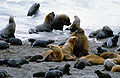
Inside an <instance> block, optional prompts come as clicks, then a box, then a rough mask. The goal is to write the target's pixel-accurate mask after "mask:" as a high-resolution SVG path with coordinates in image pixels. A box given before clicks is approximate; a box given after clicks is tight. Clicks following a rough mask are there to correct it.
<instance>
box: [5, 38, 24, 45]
mask: <svg viewBox="0 0 120 78" xmlns="http://www.w3.org/2000/svg"><path fill="white" fill-rule="evenodd" d="M5 42H7V43H10V44H11V45H22V40H20V39H18V38H7V39H5Z"/></svg>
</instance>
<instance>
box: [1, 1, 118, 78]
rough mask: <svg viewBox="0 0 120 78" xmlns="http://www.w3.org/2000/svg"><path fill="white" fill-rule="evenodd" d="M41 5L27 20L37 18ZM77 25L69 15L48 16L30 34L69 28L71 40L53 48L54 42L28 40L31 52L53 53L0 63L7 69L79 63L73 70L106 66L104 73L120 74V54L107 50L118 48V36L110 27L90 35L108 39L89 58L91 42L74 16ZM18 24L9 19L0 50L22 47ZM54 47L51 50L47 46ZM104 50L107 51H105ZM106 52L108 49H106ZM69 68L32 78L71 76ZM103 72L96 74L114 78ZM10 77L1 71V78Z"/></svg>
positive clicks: (34, 9) (66, 65)
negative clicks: (31, 65) (31, 63)
mask: <svg viewBox="0 0 120 78" xmlns="http://www.w3.org/2000/svg"><path fill="white" fill-rule="evenodd" d="M39 7H40V4H39V3H35V4H33V5H32V6H31V8H30V9H29V11H28V14H27V16H33V15H35V14H37V12H38V10H39ZM74 19H75V20H74V21H73V23H72V24H71V23H70V18H69V16H67V15H66V14H60V15H56V14H55V13H54V12H51V13H48V14H47V15H46V17H45V19H44V22H43V23H42V24H40V25H37V26H36V27H35V28H31V29H29V31H28V32H29V34H33V33H35V34H38V32H52V30H53V29H55V30H61V31H62V30H63V27H64V25H66V26H70V28H68V30H69V31H71V34H70V36H69V38H67V39H66V41H65V42H64V43H62V44H61V45H53V44H51V43H54V42H55V40H37V39H34V38H29V39H28V41H29V42H30V43H31V46H32V48H34V47H37V46H39V47H43V48H44V47H49V49H50V50H47V51H44V52H42V53H40V54H39V55H35V56H28V57H25V59H24V60H9V59H0V65H6V66H9V67H19V68H20V67H21V65H23V64H28V63H29V62H37V63H40V62H44V61H46V62H47V61H52V62H61V61H76V63H75V64H74V68H77V69H84V68H85V66H91V65H103V66H104V68H103V70H107V71H112V72H120V65H119V64H120V53H119V52H108V50H107V48H113V47H116V46H118V45H117V44H118V40H119V33H118V34H117V35H114V34H113V31H112V29H111V28H110V27H108V26H104V27H103V28H102V29H99V30H96V31H92V32H91V33H90V35H89V37H90V38H96V39H106V42H104V43H103V44H102V45H101V46H99V47H98V48H97V52H96V53H95V54H89V46H90V44H89V40H88V38H87V36H86V35H85V31H84V30H83V29H82V28H81V27H80V18H79V17H78V16H76V15H75V16H74ZM15 28H16V24H15V21H14V17H13V16H10V18H9V23H8V24H7V26H6V27H5V28H4V29H2V30H1V31H0V39H1V42H0V49H1V50H2V49H6V48H9V46H10V45H19V46H22V40H20V39H18V38H16V37H15ZM49 44H51V45H50V46H48V45H49ZM103 47H104V48H103ZM105 48H106V49H105ZM70 66H71V65H70V64H68V63H66V64H65V65H63V66H59V67H56V68H52V69H49V71H48V72H37V73H34V74H33V77H45V78H60V77H62V76H63V75H64V74H67V75H71V74H72V73H70ZM103 70H101V69H100V70H96V71H95V73H96V74H97V75H98V77H99V78H111V76H110V75H109V74H107V73H102V72H101V71H103ZM8 76H10V75H9V74H8V73H7V72H6V71H5V70H1V69H0V78H5V77H8Z"/></svg>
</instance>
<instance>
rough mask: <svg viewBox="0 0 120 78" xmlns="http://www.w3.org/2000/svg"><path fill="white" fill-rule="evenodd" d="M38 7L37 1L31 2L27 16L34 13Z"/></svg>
mask: <svg viewBox="0 0 120 78" xmlns="http://www.w3.org/2000/svg"><path fill="white" fill-rule="evenodd" d="M39 7H40V4H39V3H35V4H33V5H32V6H31V7H30V9H29V10H28V13H27V16H32V15H33V14H36V12H37V11H38V10H39Z"/></svg>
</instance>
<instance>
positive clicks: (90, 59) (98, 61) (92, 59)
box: [80, 55, 105, 65]
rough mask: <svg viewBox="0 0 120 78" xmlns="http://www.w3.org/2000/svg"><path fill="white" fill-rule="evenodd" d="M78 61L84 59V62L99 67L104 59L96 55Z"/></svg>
mask: <svg viewBox="0 0 120 78" xmlns="http://www.w3.org/2000/svg"><path fill="white" fill-rule="evenodd" d="M80 59H85V60H86V61H88V62H90V63H91V64H92V65H99V64H103V63H104V61H105V59H104V58H102V57H100V56H98V55H87V56H83V57H81V58H80Z"/></svg>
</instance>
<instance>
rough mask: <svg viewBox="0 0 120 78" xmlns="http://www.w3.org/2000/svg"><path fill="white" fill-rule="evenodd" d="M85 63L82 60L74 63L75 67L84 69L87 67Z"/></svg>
mask: <svg viewBox="0 0 120 78" xmlns="http://www.w3.org/2000/svg"><path fill="white" fill-rule="evenodd" d="M85 66H86V65H85V63H84V62H83V61H81V60H79V61H77V62H76V63H75V64H74V68H77V69H83V68H85Z"/></svg>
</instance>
